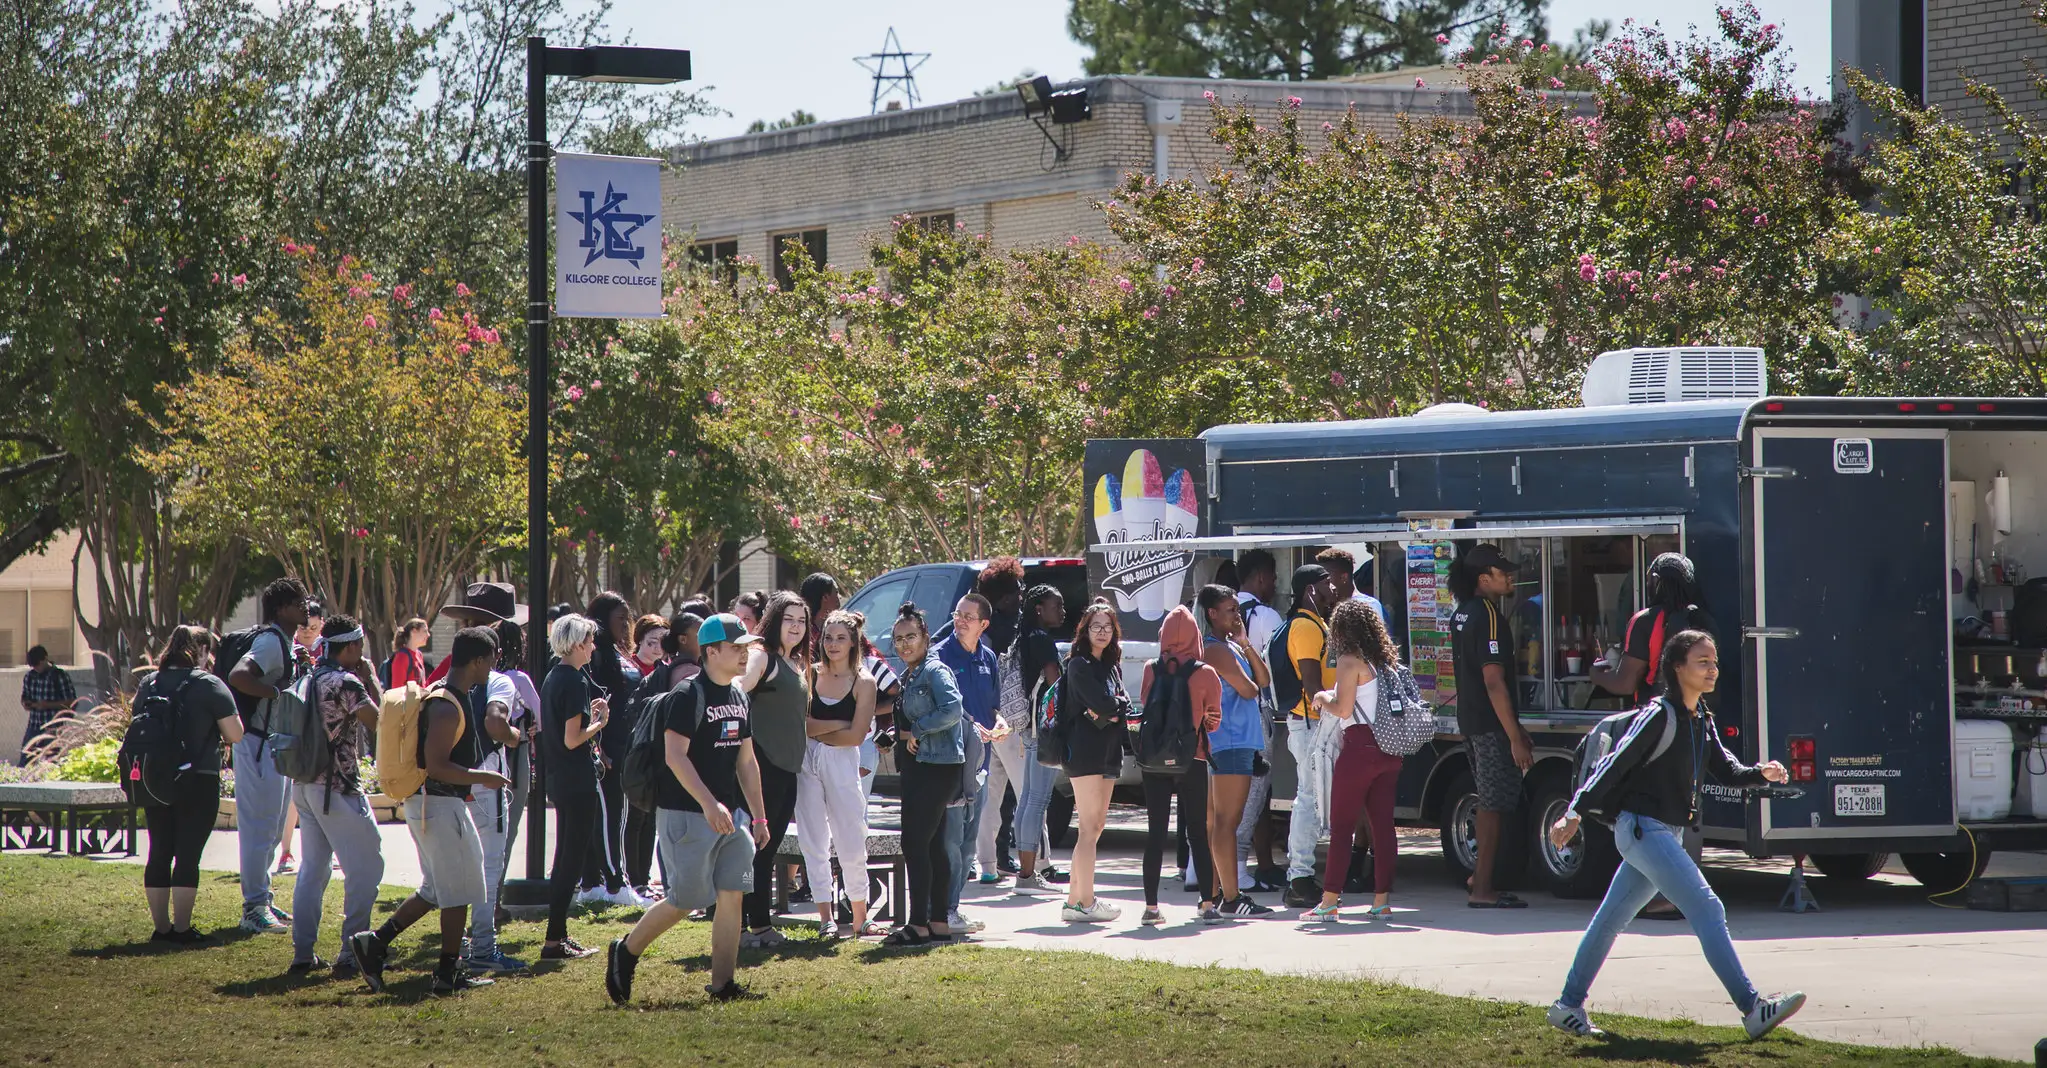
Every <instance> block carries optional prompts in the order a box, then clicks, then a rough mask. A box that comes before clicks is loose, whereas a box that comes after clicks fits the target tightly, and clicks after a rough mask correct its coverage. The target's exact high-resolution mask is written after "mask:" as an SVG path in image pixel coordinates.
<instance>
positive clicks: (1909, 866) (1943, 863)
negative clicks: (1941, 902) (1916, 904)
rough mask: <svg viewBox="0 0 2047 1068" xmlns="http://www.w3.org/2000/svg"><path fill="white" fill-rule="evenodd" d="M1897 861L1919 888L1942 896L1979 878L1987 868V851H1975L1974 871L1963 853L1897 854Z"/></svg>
mask: <svg viewBox="0 0 2047 1068" xmlns="http://www.w3.org/2000/svg"><path fill="white" fill-rule="evenodd" d="M1898 859H1899V860H1901V861H1904V862H1905V870H1906V871H1908V872H1911V873H1912V878H1914V879H1917V880H1919V885H1921V886H1923V887H1925V888H1927V889H1928V890H1935V891H1940V892H1943V893H1945V892H1947V891H1949V890H1959V889H1961V888H1962V887H1964V886H1966V885H1968V884H1969V883H1971V882H1973V881H1975V879H1976V877H1977V876H1979V875H1981V874H1983V869H1984V868H1987V867H1989V866H1990V850H1988V849H1979V850H1977V851H1976V856H1975V857H1974V860H1975V866H1974V867H1971V866H1970V863H1969V862H1970V859H1971V858H1970V856H1969V854H1967V853H1900V854H1898Z"/></svg>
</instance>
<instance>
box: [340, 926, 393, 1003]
mask: <svg viewBox="0 0 2047 1068" xmlns="http://www.w3.org/2000/svg"><path fill="white" fill-rule="evenodd" d="M348 948H349V949H351V950H354V951H355V966H356V967H357V968H360V969H362V981H363V983H364V984H366V985H367V986H368V987H369V988H370V993H372V994H381V993H383V992H384V960H385V958H386V957H388V956H389V955H390V951H389V950H388V949H386V948H384V943H382V942H379V941H377V932H375V931H357V932H356V933H354V934H352V935H349V936H348Z"/></svg>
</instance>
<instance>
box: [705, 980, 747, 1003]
mask: <svg viewBox="0 0 2047 1068" xmlns="http://www.w3.org/2000/svg"><path fill="white" fill-rule="evenodd" d="M704 993H706V994H709V995H711V1000H712V1001H738V1000H739V999H740V998H745V997H752V996H753V991H751V990H748V989H747V988H745V987H743V986H740V985H739V981H738V980H736V979H734V980H730V981H728V982H726V984H725V985H724V986H721V987H718V988H717V989H715V990H713V989H712V988H710V987H708V986H707V987H705V988H704Z"/></svg>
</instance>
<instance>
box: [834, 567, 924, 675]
mask: <svg viewBox="0 0 2047 1068" xmlns="http://www.w3.org/2000/svg"><path fill="white" fill-rule="evenodd" d="M915 576H916V572H914V571H905V572H903V573H901V574H896V575H884V576H882V577H881V578H880V579H877V580H875V582H874V583H873V584H871V585H869V586H868V587H867V588H866V589H864V590H861V591H860V592H859V593H858V594H856V595H855V596H854V597H853V600H852V602H851V603H850V604H849V605H848V607H850V608H851V609H852V610H853V611H855V612H858V613H860V614H861V615H864V616H866V617H867V626H866V628H865V629H866V631H867V640H868V641H870V642H873V643H874V648H875V650H876V651H878V652H880V653H881V655H883V656H894V655H895V652H896V643H895V639H894V638H893V637H892V633H893V628H894V627H895V625H896V609H899V608H901V607H902V606H903V602H904V601H907V600H909V599H910V584H911V580H912V579H913V578H915Z"/></svg>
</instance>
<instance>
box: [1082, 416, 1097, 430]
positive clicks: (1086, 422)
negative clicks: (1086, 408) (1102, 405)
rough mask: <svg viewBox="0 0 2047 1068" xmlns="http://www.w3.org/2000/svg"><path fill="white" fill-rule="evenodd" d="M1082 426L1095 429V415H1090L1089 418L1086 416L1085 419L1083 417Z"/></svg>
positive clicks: (1086, 428) (1084, 428) (1085, 428)
mask: <svg viewBox="0 0 2047 1068" xmlns="http://www.w3.org/2000/svg"><path fill="white" fill-rule="evenodd" d="M1080 426H1081V429H1083V430H1093V429H1094V428H1095V420H1094V417H1093V416H1089V417H1087V418H1085V419H1082V420H1081V421H1080Z"/></svg>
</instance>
